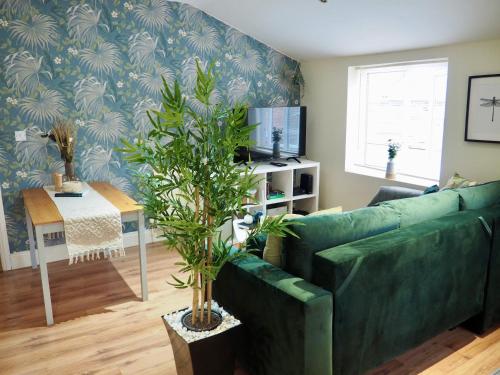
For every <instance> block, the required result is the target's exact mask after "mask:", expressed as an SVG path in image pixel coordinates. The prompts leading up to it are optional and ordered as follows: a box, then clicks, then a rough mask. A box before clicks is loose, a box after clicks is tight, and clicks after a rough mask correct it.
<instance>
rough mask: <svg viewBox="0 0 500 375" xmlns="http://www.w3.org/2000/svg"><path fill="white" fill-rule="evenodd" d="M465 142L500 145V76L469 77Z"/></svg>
mask: <svg viewBox="0 0 500 375" xmlns="http://www.w3.org/2000/svg"><path fill="white" fill-rule="evenodd" d="M465 140H466V141H470V142H491V143H500V74H490V75H482V76H470V77H469V90H468V96H467V115H466V119H465Z"/></svg>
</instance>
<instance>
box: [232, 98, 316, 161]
mask: <svg viewBox="0 0 500 375" xmlns="http://www.w3.org/2000/svg"><path fill="white" fill-rule="evenodd" d="M306 112H307V111H306V107H267V108H249V109H248V116H247V123H248V124H251V125H253V124H258V125H257V127H256V129H255V130H254V131H253V132H252V134H251V135H250V138H251V139H252V141H253V145H252V146H251V147H250V149H249V150H246V152H245V150H242V152H239V154H240V158H239V160H245V159H246V160H248V152H249V153H250V157H251V158H252V160H262V159H271V158H272V155H273V139H272V132H273V129H274V128H276V129H281V130H282V136H281V141H280V154H281V157H282V158H288V157H295V158H297V157H300V156H304V155H305V154H306Z"/></svg>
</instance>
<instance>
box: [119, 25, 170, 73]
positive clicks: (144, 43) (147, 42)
mask: <svg viewBox="0 0 500 375" xmlns="http://www.w3.org/2000/svg"><path fill="white" fill-rule="evenodd" d="M128 43H129V44H128V45H129V47H128V56H129V58H130V61H131V62H132V63H133V64H134V65H137V66H139V67H151V66H154V64H155V61H156V55H157V54H161V56H162V57H163V58H165V56H166V55H165V51H163V50H162V49H158V38H153V37H152V36H151V35H150V34H149V33H148V32H147V31H145V32H142V33H137V34H134V35H132V36H130V38H129V40H128Z"/></svg>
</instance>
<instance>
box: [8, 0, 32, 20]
mask: <svg viewBox="0 0 500 375" xmlns="http://www.w3.org/2000/svg"><path fill="white" fill-rule="evenodd" d="M0 9H2V11H5V12H6V14H7V15H8V16H11V17H13V16H16V15H17V16H21V15H23V14H27V13H29V12H30V11H31V0H2V1H0Z"/></svg>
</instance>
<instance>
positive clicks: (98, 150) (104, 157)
mask: <svg viewBox="0 0 500 375" xmlns="http://www.w3.org/2000/svg"><path fill="white" fill-rule="evenodd" d="M81 160H82V168H81V170H82V171H83V178H84V179H86V180H88V181H109V180H110V178H111V177H112V175H113V172H112V169H113V168H120V162H119V161H117V160H114V159H113V150H106V149H105V148H104V147H102V146H100V145H97V146H94V147H90V148H89V149H88V150H86V151H84V152H83V153H82V158H81Z"/></svg>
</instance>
